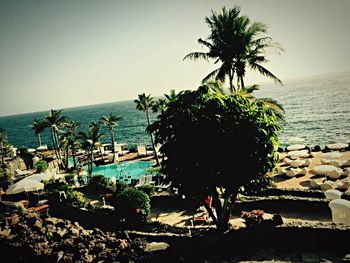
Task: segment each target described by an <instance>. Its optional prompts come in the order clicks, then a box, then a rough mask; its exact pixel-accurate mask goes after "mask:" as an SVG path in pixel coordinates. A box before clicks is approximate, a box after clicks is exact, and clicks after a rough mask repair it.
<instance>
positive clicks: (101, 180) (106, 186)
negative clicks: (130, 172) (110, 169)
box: [90, 174, 115, 193]
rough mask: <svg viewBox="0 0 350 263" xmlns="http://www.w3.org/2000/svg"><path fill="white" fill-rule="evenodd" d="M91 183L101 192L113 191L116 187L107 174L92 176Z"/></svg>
mask: <svg viewBox="0 0 350 263" xmlns="http://www.w3.org/2000/svg"><path fill="white" fill-rule="evenodd" d="M90 185H91V186H92V187H93V188H94V189H95V190H96V191H97V192H99V193H106V192H111V191H113V189H114V188H115V186H113V185H112V183H110V182H109V181H108V179H107V178H106V177H105V176H103V175H100V174H97V175H93V176H92V177H91V179H90Z"/></svg>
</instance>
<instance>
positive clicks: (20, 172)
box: [15, 169, 33, 176]
mask: <svg viewBox="0 0 350 263" xmlns="http://www.w3.org/2000/svg"><path fill="white" fill-rule="evenodd" d="M32 173H33V172H32V171H28V170H27V171H22V170H20V169H16V170H15V174H16V175H17V176H21V175H29V174H32Z"/></svg>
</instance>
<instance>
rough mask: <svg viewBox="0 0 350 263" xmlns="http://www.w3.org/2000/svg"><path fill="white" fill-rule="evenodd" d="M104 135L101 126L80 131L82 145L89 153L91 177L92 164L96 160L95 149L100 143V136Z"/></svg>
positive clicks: (90, 172)
mask: <svg viewBox="0 0 350 263" xmlns="http://www.w3.org/2000/svg"><path fill="white" fill-rule="evenodd" d="M101 136H102V134H101V132H100V128H99V127H96V126H94V127H90V128H89V130H88V131H87V132H82V131H81V132H79V138H80V140H81V145H82V148H83V149H84V150H86V151H87V153H88V159H87V160H88V173H89V177H90V178H91V174H92V164H93V161H94V154H93V150H94V148H95V147H99V145H100V141H99V139H100V137H101Z"/></svg>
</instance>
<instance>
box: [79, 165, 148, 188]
mask: <svg viewBox="0 0 350 263" xmlns="http://www.w3.org/2000/svg"><path fill="white" fill-rule="evenodd" d="M153 164H154V162H151V161H129V162H121V163H119V164H108V165H100V166H95V165H94V166H93V167H92V174H101V175H104V176H105V177H107V178H108V179H111V178H112V177H113V176H114V177H115V179H117V180H119V181H122V182H125V183H131V179H139V178H140V176H141V175H144V174H146V170H147V168H149V167H151V166H152V165H153ZM85 169H86V170H87V167H85Z"/></svg>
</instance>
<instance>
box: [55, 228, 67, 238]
mask: <svg viewBox="0 0 350 263" xmlns="http://www.w3.org/2000/svg"><path fill="white" fill-rule="evenodd" d="M57 234H58V235H59V236H60V237H63V236H64V235H65V234H67V230H66V229H58V230H57Z"/></svg>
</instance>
